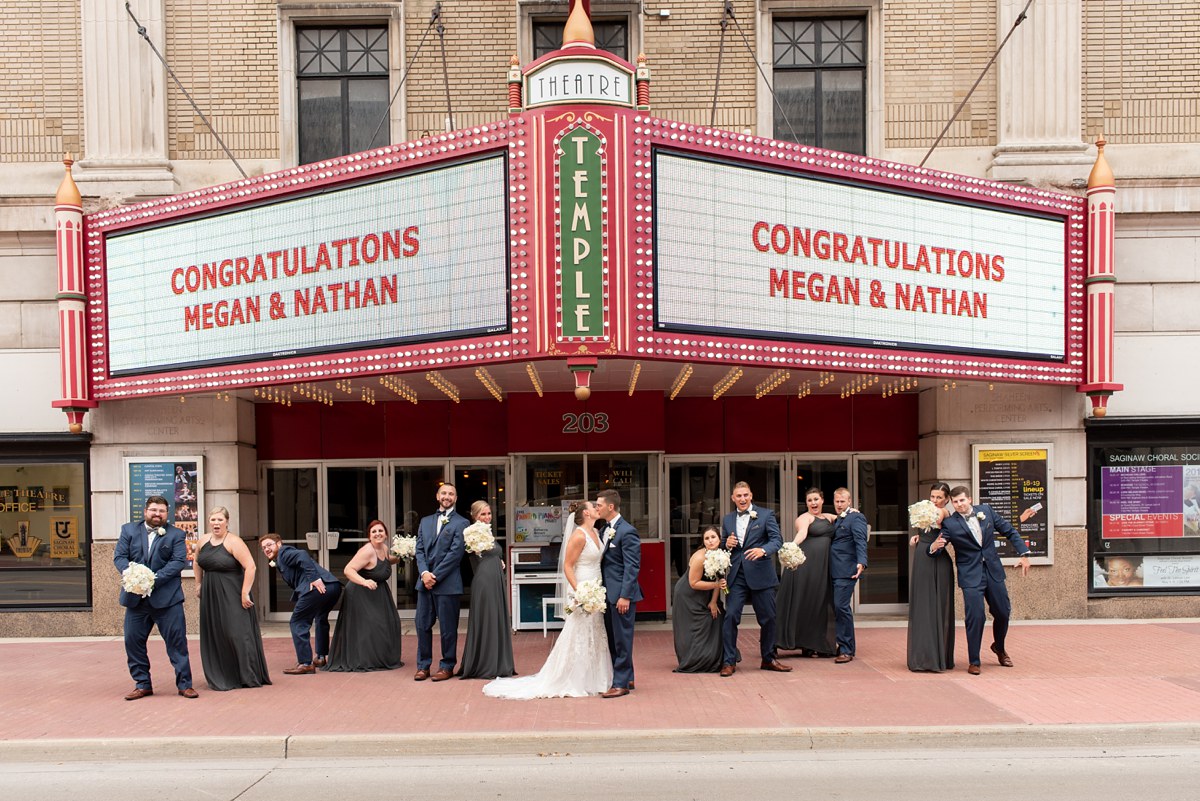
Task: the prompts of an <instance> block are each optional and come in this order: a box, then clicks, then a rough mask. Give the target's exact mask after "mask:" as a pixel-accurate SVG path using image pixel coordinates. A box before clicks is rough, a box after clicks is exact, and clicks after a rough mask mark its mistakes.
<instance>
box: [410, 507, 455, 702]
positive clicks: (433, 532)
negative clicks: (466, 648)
mask: <svg viewBox="0 0 1200 801" xmlns="http://www.w3.org/2000/svg"><path fill="white" fill-rule="evenodd" d="M457 500H458V490H456V489H455V488H454V485H453V484H443V485H442V486H440V487H438V491H437V502H438V510H437V511H436V512H434V513H433V514H431V515H429V516H428V517H423V518H421V523H420V525H418V526H417V574H418V576H417V619H416V626H417V673H416V675H414V676H413V680H414V681H425V679H428V678H432V679H433V680H434V681H445V680H446V679H448V678H450V677H451V676H453V675H454V666H455V665H456V664H458V613H459V609H460V607H461V605H462V593H463V580H462V573H461V568H462V558H463V553H464V552H465V546H464V545H463V531H464V530H465V529H466V528H467V519H466V518H465V517H463V516H462V515H460V514H459V513H458V512H456V511H454V503H455V501H457ZM435 615H436V616H437V624H438V631H439V632H440V633H441V639H442V661H441V662H439V663H438V669H437V672H436V673H434V674H433V675H432V676H430V675H429V668H430V667H432V665H433V619H434V616H435Z"/></svg>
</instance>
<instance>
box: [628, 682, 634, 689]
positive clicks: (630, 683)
mask: <svg viewBox="0 0 1200 801" xmlns="http://www.w3.org/2000/svg"><path fill="white" fill-rule="evenodd" d="M629 689H631V690H632V689H634V687H633V682H632V681H631V682H629Z"/></svg>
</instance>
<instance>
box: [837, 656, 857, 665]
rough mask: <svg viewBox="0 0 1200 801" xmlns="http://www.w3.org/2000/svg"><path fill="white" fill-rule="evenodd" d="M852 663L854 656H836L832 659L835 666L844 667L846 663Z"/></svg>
mask: <svg viewBox="0 0 1200 801" xmlns="http://www.w3.org/2000/svg"><path fill="white" fill-rule="evenodd" d="M853 661H854V654H838V655H837V656H835V657H834V658H833V663H834V664H835V665H844V664H846V663H847V662H853Z"/></svg>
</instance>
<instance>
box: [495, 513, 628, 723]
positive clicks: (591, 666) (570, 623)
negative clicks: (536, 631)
mask: <svg viewBox="0 0 1200 801" xmlns="http://www.w3.org/2000/svg"><path fill="white" fill-rule="evenodd" d="M600 556H601V551H600V546H599V545H598V544H596V543H595V542H593V541H592V538H591V537H587V536H585V544H584V546H583V551H582V553H580V554H579V559H578V561H576V562H575V580H576V581H577V582H582V581H588V580H589V579H598V578H600ZM611 686H612V660H611V658H610V657H609V655H608V638H607V636H606V635H605V634H604V615H603V614H601V613H599V612H597V613H595V614H591V615H589V614H585V613H584V612H581V611H577V612H574V613H573V614H570V615H567V620H566V623H565V624H564V625H563V628H562V632H561V633H559V635H558V641H557V642H556V643H554V648H553V649H552V650H551V651H550V656H548V657H546V663H545V664H544V665H542V669H541V670H540V671H538V672H537V673H535V674H534V675H532V676H519V677H517V678H513V679H496V680H495V681H492V682H489V683H488V684H486V685H484V687H483V693H484V695H490V696H492V697H493V698H508V699H511V700H514V701H528V700H530V699H532V698H563V697H570V698H579V697H582V696H585V695H596V694H597V693H602V692H604V691H605V690H607V689H608V688H609V687H611Z"/></svg>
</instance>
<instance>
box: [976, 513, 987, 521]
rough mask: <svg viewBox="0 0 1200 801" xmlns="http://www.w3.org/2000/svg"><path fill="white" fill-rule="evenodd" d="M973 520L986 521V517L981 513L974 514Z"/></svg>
mask: <svg viewBox="0 0 1200 801" xmlns="http://www.w3.org/2000/svg"><path fill="white" fill-rule="evenodd" d="M975 518H976V519H977V520H984V519H986V515H984V513H983V512H976V513H975Z"/></svg>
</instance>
